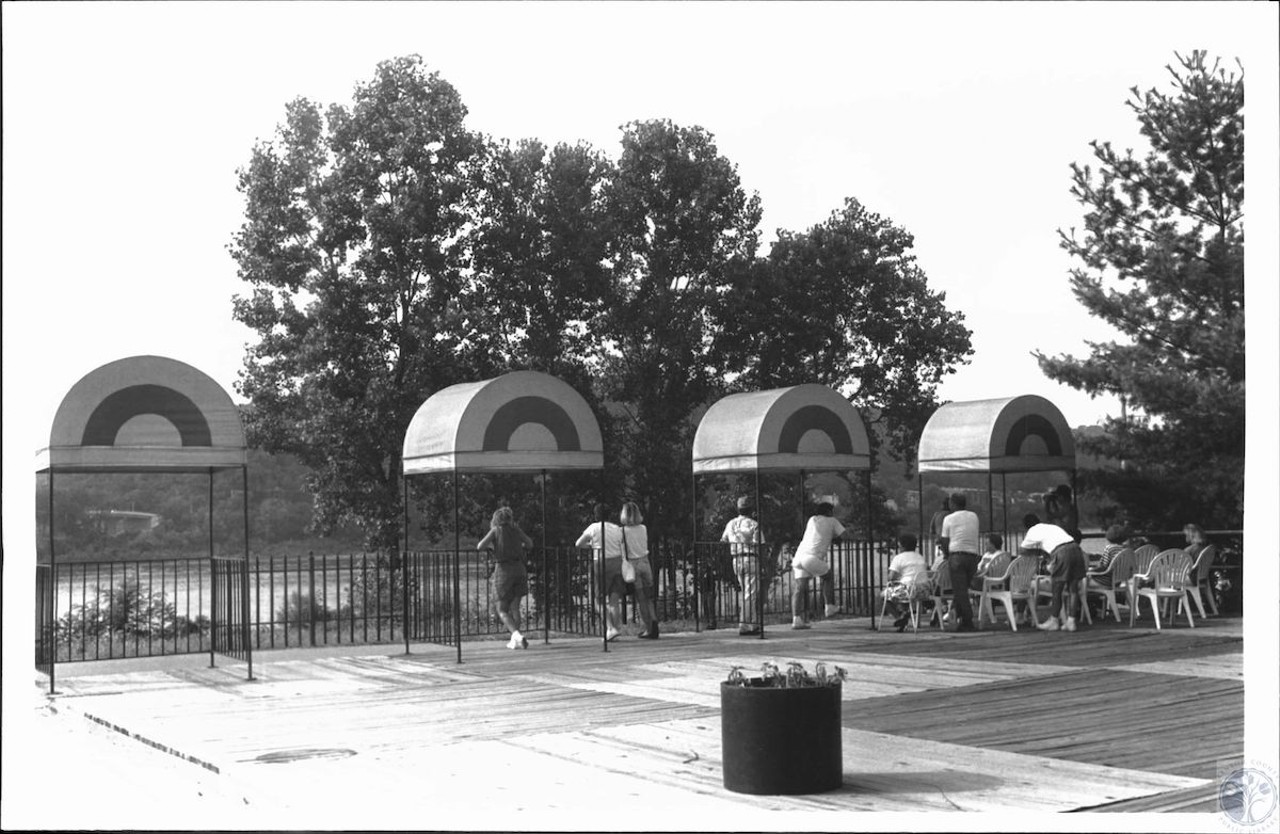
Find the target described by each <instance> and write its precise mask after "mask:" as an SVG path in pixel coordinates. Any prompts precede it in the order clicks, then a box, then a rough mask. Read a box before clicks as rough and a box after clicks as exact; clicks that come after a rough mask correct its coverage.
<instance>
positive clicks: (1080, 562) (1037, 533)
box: [1021, 513, 1089, 631]
mask: <svg viewBox="0 0 1280 834" xmlns="http://www.w3.org/2000/svg"><path fill="white" fill-rule="evenodd" d="M1022 523H1023V524H1024V525H1026V527H1027V532H1026V535H1024V536H1023V537H1022V545H1021V548H1022V552H1024V553H1033V554H1034V553H1041V554H1046V555H1048V557H1049V590H1050V593H1051V594H1052V595H1053V597H1052V602H1050V604H1049V619H1047V620H1045V621H1044V622H1042V623H1036V627H1037V628H1039V629H1041V630H1042V631H1057V630H1058V628H1059V615H1060V614H1061V613H1062V599H1063V596H1064V595H1066V592H1067V589H1068V588H1074V587H1076V585H1078V584H1079V582H1080V580H1081V579H1084V575H1085V573H1086V572H1087V571H1088V570H1089V562H1088V560H1087V559H1085V556H1084V551H1083V550H1081V549H1080V545H1079V544H1077V543H1076V540H1075V537H1074V536H1072V535H1071V533H1069V532H1067V531H1066V530H1064V529H1062V528H1061V527H1059V526H1058V525H1056V524H1044V523H1041V521H1040V519H1039V517H1038V516H1036V514H1035V513H1028V514H1027V515H1026V516H1025V517H1024V518H1023V519H1022ZM1079 608H1080V598H1079V596H1078V595H1077V594H1072V595H1071V600H1070V604H1069V605H1068V610H1067V612H1066V618H1065V619H1064V620H1062V623H1061V628H1062V630H1063V631H1075V630H1076V616H1077V615H1078V613H1079Z"/></svg>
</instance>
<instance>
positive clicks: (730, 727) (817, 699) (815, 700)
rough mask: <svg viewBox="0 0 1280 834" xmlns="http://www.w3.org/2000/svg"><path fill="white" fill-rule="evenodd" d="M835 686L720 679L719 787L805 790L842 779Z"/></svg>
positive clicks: (764, 791) (819, 789)
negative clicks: (721, 782) (739, 682)
mask: <svg viewBox="0 0 1280 834" xmlns="http://www.w3.org/2000/svg"><path fill="white" fill-rule="evenodd" d="M840 692H841V687H840V686H839V685H836V686H814V687H802V688H795V689H786V688H779V687H774V686H766V685H765V682H764V680H763V679H762V678H750V679H748V680H747V685H746V686H739V685H731V684H728V683H721V684H720V739H721V749H722V759H723V762H724V786H725V788H727V789H728V790H731V791H735V792H737V793H751V794H806V793H822V792H823V791H830V790H834V789H836V788H838V787H840V785H841V784H842V782H843V780H844V771H843V766H842V763H843V753H844V751H843V749H842V745H841V740H840Z"/></svg>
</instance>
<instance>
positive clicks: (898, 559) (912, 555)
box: [889, 550, 929, 585]
mask: <svg viewBox="0 0 1280 834" xmlns="http://www.w3.org/2000/svg"><path fill="white" fill-rule="evenodd" d="M889 570H891V571H896V572H897V574H898V581H899V582H901V583H902V584H904V585H910V584H911V583H912V582H915V581H917V580H918V579H920V578H921V577H923V576H924V574H925V572H926V571H928V570H929V564H928V563H927V562H926V561H925V558H924V556H922V555H920V554H919V553H917V552H916V551H914V550H904V551H902V552H901V553H899V554H898V555H897V556H894V557H893V558H892V559H891V560H890V561H889Z"/></svg>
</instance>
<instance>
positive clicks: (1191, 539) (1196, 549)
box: [1182, 524, 1209, 562]
mask: <svg viewBox="0 0 1280 834" xmlns="http://www.w3.org/2000/svg"><path fill="white" fill-rule="evenodd" d="M1182 535H1183V536H1185V537H1186V539H1187V546H1186V547H1185V548H1183V549H1184V550H1185V551H1186V552H1187V554H1188V555H1190V556H1191V559H1192V561H1193V562H1194V561H1195V558H1196V557H1197V556H1199V555H1200V551H1201V550H1204V549H1205V548H1206V547H1208V546H1209V536H1208V534H1206V533H1205V531H1204V528H1203V527H1201V526H1200V525H1199V524H1188V525H1186V526H1185V527H1183V528H1182Z"/></svg>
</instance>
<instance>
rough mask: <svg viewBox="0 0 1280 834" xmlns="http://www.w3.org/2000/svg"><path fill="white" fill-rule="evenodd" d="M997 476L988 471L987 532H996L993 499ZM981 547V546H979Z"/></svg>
mask: <svg viewBox="0 0 1280 834" xmlns="http://www.w3.org/2000/svg"><path fill="white" fill-rule="evenodd" d="M994 483H995V476H994V475H992V474H991V470H990V469H988V470H987V532H989V533H992V532H995V529H996V500H995V498H994V497H993V495H994V490H993V484H994ZM979 546H981V545H979Z"/></svg>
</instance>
